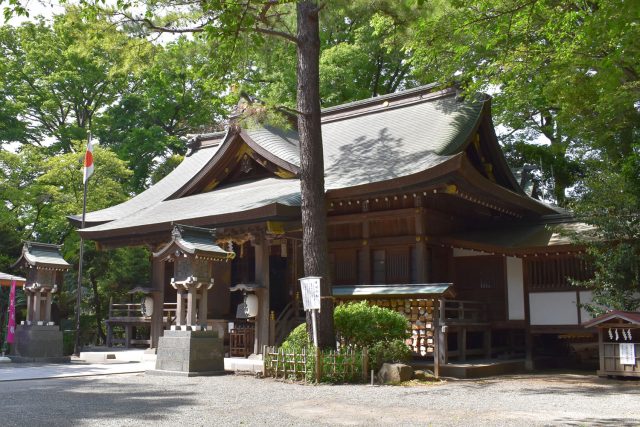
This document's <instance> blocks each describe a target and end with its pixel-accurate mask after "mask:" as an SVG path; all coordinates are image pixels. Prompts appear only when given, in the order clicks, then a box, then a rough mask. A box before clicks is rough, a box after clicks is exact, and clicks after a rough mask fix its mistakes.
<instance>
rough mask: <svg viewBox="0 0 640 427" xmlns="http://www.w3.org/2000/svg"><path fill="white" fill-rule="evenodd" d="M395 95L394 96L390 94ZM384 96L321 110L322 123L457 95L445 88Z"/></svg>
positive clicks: (451, 89) (455, 92) (452, 90)
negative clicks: (435, 90)
mask: <svg viewBox="0 0 640 427" xmlns="http://www.w3.org/2000/svg"><path fill="white" fill-rule="evenodd" d="M390 95H396V96H390ZM390 95H389V96H387V95H385V97H377V98H371V99H369V100H367V102H364V103H362V104H355V103H354V104H353V105H352V104H345V106H338V107H340V108H338V107H333V108H336V110H331V111H329V112H328V113H329V114H326V113H325V112H324V111H323V114H322V119H321V120H322V124H323V125H324V124H325V123H331V122H336V121H340V120H347V119H351V118H354V117H359V116H365V115H368V114H376V113H380V112H383V111H389V110H395V109H398V108H403V107H407V106H411V105H417V104H423V103H426V102H430V101H435V100H437V99H442V98H447V97H452V96H457V91H455V90H454V88H446V89H442V90H439V91H437V92H428V93H422V92H421V91H416V92H412V93H406V92H399V93H397V94H390Z"/></svg>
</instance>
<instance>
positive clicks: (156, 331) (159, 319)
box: [151, 258, 164, 348]
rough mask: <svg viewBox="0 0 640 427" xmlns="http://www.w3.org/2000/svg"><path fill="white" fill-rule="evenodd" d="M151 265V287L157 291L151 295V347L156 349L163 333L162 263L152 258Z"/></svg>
mask: <svg viewBox="0 0 640 427" xmlns="http://www.w3.org/2000/svg"><path fill="white" fill-rule="evenodd" d="M151 263H152V269H151V286H152V287H153V289H154V290H155V291H157V292H154V293H153V294H152V296H153V314H152V316H151V347H152V348H158V339H159V338H160V337H161V336H162V334H163V332H164V261H162V260H159V259H157V258H153V259H152V262H151Z"/></svg>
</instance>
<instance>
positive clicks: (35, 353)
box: [11, 242, 71, 362]
mask: <svg viewBox="0 0 640 427" xmlns="http://www.w3.org/2000/svg"><path fill="white" fill-rule="evenodd" d="M60 249H61V246H58V245H50V244H46V243H38V242H25V243H24V246H23V247H22V255H21V256H20V258H18V260H17V261H16V262H15V264H14V265H13V267H18V268H21V269H23V270H24V271H25V273H26V277H27V280H26V282H25V284H24V293H25V296H26V298H27V320H25V321H22V322H21V324H20V325H17V326H16V336H15V346H14V351H13V353H14V354H12V355H11V359H12V360H13V361H14V362H68V361H69V357H65V356H63V354H62V332H61V331H60V327H59V326H58V325H56V324H55V323H54V322H52V320H51V300H52V296H53V294H54V293H55V292H56V291H57V290H58V288H59V286H60V284H61V283H62V274H63V272H64V271H66V270H68V269H69V268H70V267H71V266H70V265H69V263H68V262H66V261H65V260H64V258H62V254H61V253H60Z"/></svg>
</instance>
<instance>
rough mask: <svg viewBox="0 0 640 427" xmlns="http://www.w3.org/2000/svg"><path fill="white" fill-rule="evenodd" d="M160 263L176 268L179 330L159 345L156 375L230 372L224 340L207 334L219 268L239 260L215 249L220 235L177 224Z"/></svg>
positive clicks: (173, 283)
mask: <svg viewBox="0 0 640 427" xmlns="http://www.w3.org/2000/svg"><path fill="white" fill-rule="evenodd" d="M153 256H154V258H159V259H161V260H163V261H169V262H173V263H174V276H173V277H172V278H171V286H173V288H174V289H176V291H177V298H176V303H177V307H176V324H175V325H172V326H171V330H170V331H165V333H164V336H162V337H161V338H160V340H159V342H158V356H157V359H156V371H155V372H161V371H173V372H178V373H184V374H186V375H203V374H205V373H214V372H221V371H223V370H224V360H223V349H222V337H218V336H217V333H216V332H214V331H207V293H208V290H209V289H211V287H212V286H213V268H215V267H214V265H215V264H216V263H218V262H226V261H229V260H232V259H233V258H234V257H235V254H234V253H233V252H228V251H225V250H224V249H222V248H221V247H220V246H218V245H217V244H216V243H215V230H211V229H206V228H199V227H191V226H186V225H179V224H174V228H173V231H172V233H171V241H170V242H169V243H167V244H166V245H165V247H164V248H162V249H161V250H160V251H158V252H155V253H154V254H153Z"/></svg>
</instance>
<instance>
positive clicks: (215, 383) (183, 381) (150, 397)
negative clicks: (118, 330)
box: [0, 373, 640, 426]
mask: <svg viewBox="0 0 640 427" xmlns="http://www.w3.org/2000/svg"><path fill="white" fill-rule="evenodd" d="M0 402H2V403H1V404H0V425H3V426H13V425H18V426H40V425H47V426H67V425H100V426H128V425H135V426H139V425H154V426H157V425H162V426H164V425H172V426H175V425H180V424H182V425H183V426H221V425H224V426H226V425H243V426H244V425H260V426H264V425H266V426H285V425H310V424H311V425H367V426H369V425H403V426H404V425H419V426H425V425H436V426H449V425H461V426H474V425H482V426H486V425H492V426H501V425H517V426H538V425H575V426H582V425H597V426H632V425H633V426H636V425H640V382H639V381H633V380H628V381H620V380H612V379H600V378H597V377H595V376H589V375H581V374H566V373H565V374H562V373H549V374H542V375H520V376H503V377H494V378H489V379H482V380H450V381H446V382H441V383H437V384H428V385H419V386H411V387H403V386H384V387H369V386H365V385H339V386H330V385H321V386H313V385H299V384H290V383H283V382H278V381H274V380H271V379H256V378H252V377H248V376H234V375H228V376H222V377H200V378H180V377H156V376H148V375H144V374H126V375H112V376H102V377H81V378H67V379H49V380H31V381H14V382H5V383H0Z"/></svg>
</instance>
